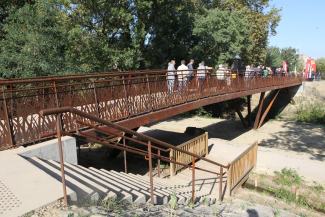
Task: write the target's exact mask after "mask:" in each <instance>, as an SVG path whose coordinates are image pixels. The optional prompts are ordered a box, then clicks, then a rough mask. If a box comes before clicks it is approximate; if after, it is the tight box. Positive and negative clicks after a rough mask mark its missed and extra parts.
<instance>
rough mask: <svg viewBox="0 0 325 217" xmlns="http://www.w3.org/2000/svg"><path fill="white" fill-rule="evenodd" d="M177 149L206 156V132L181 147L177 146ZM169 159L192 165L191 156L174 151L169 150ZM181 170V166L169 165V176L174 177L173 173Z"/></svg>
mask: <svg viewBox="0 0 325 217" xmlns="http://www.w3.org/2000/svg"><path fill="white" fill-rule="evenodd" d="M177 147H178V148H181V149H183V150H185V151H189V152H192V153H193V154H197V155H200V156H203V155H206V154H208V132H206V133H205V134H202V135H201V136H198V137H196V138H194V139H192V140H190V141H187V142H185V143H183V144H181V145H178V146H177ZM169 157H171V159H173V160H174V161H176V162H179V163H182V164H189V163H192V156H190V155H187V154H184V153H181V152H179V151H176V150H170V153H169ZM182 168H183V166H182V165H179V164H174V163H170V176H174V175H175V173H176V172H177V171H178V170H180V169H182Z"/></svg>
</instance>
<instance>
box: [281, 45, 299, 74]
mask: <svg viewBox="0 0 325 217" xmlns="http://www.w3.org/2000/svg"><path fill="white" fill-rule="evenodd" d="M281 59H282V60H283V61H286V62H287V67H288V72H291V71H294V70H295V65H297V64H298V54H297V49H295V48H292V47H286V48H283V49H281Z"/></svg>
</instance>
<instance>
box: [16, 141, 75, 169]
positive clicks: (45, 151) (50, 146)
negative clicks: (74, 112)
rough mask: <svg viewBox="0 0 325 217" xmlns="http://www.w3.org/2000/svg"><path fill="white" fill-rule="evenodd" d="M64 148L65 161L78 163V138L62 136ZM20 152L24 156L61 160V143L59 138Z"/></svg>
mask: <svg viewBox="0 0 325 217" xmlns="http://www.w3.org/2000/svg"><path fill="white" fill-rule="evenodd" d="M62 149H63V160H64V162H67V163H70V164H75V165H78V158H77V149H76V139H75V138H73V137H69V136H64V137H62ZM25 150H26V151H25ZM18 154H19V155H21V156H23V157H37V158H39V159H43V160H50V159H51V160H54V161H57V162H60V156H59V145H58V140H57V139H53V140H50V141H46V142H43V143H40V144H37V145H33V146H29V147H27V148H25V149H24V150H23V151H22V152H21V153H18Z"/></svg>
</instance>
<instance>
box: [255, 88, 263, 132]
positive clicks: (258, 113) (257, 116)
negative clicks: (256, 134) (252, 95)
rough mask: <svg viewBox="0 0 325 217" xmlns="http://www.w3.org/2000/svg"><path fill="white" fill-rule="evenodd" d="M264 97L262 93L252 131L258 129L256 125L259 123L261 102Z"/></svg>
mask: <svg viewBox="0 0 325 217" xmlns="http://www.w3.org/2000/svg"><path fill="white" fill-rule="evenodd" d="M264 95H265V92H262V93H261V95H260V101H259V103H258V112H257V115H256V118H255V124H254V129H255V130H256V129H257V127H258V123H259V121H260V117H261V112H262V108H263V102H264Z"/></svg>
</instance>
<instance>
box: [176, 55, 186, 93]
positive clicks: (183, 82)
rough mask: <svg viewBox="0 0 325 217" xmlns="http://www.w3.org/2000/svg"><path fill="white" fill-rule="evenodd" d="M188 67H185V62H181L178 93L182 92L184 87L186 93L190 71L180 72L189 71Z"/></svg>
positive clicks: (178, 72) (178, 74) (178, 73)
mask: <svg viewBox="0 0 325 217" xmlns="http://www.w3.org/2000/svg"><path fill="white" fill-rule="evenodd" d="M187 69H188V67H187V66H186V65H185V60H182V61H181V65H180V66H178V68H177V76H178V91H179V92H180V93H181V92H182V86H183V87H184V89H183V90H184V91H185V90H186V82H187V74H188V71H179V70H187Z"/></svg>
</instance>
